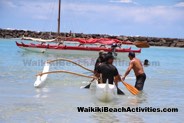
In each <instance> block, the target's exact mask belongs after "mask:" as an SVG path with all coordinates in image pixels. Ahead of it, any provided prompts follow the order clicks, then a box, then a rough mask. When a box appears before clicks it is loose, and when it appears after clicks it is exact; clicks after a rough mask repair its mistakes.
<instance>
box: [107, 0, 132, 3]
mask: <svg viewBox="0 0 184 123" xmlns="http://www.w3.org/2000/svg"><path fill="white" fill-rule="evenodd" d="M109 2H112V3H135V2H133V1H132V0H110V1H109Z"/></svg>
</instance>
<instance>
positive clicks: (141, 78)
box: [135, 74, 146, 91]
mask: <svg viewBox="0 0 184 123" xmlns="http://www.w3.org/2000/svg"><path fill="white" fill-rule="evenodd" d="M145 80H146V74H141V75H139V76H137V77H136V83H135V88H137V89H138V90H140V91H141V90H143V87H144V82H145Z"/></svg>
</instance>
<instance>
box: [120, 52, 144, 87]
mask: <svg viewBox="0 0 184 123" xmlns="http://www.w3.org/2000/svg"><path fill="white" fill-rule="evenodd" d="M128 57H129V59H130V64H129V67H128V69H127V71H126V72H125V74H124V75H123V77H122V81H124V80H125V78H126V76H127V75H128V74H129V73H130V71H131V70H132V69H133V70H134V73H135V76H136V83H135V88H137V89H138V90H143V87H144V81H145V80H146V74H145V73H144V70H143V66H142V63H141V61H140V60H139V59H137V58H136V57H135V53H134V52H130V53H129V54H128Z"/></svg>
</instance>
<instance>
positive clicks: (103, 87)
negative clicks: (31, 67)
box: [34, 62, 117, 102]
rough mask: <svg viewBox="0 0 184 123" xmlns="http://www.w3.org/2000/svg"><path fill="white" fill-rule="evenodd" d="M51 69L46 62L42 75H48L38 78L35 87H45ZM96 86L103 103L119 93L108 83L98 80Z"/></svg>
mask: <svg viewBox="0 0 184 123" xmlns="http://www.w3.org/2000/svg"><path fill="white" fill-rule="evenodd" d="M49 67H50V64H49V63H48V62H46V63H45V66H44V69H43V71H42V73H46V74H43V75H38V76H37V78H36V81H35V83H34V87H36V88H40V87H43V86H44V85H45V82H46V79H47V76H48V74H49ZM59 72H61V71H59ZM59 72H58V73H59ZM62 72H65V73H70V74H71V73H72V72H68V71H62ZM47 73H48V74H47ZM50 73H51V72H50ZM74 74H75V73H74ZM75 75H77V74H75ZM78 75H79V74H78ZM81 75H82V74H81ZM82 76H84V75H82ZM84 77H85V76H84ZM86 77H89V76H86ZM95 85H96V92H95V96H96V97H97V99H99V100H101V101H105V102H109V101H112V100H113V99H114V98H115V96H116V93H117V89H116V86H115V85H112V84H108V82H106V83H105V84H104V83H100V84H99V83H98V81H97V80H95Z"/></svg>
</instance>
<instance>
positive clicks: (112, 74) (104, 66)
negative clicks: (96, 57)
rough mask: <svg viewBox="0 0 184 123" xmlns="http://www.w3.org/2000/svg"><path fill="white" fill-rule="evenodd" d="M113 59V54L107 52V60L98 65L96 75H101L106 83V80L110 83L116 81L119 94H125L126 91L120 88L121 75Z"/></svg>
mask: <svg viewBox="0 0 184 123" xmlns="http://www.w3.org/2000/svg"><path fill="white" fill-rule="evenodd" d="M113 61H114V57H113V56H112V55H111V54H107V55H106V57H105V62H103V63H101V64H100V65H98V66H97V69H96V70H97V71H96V74H95V76H97V77H100V79H101V80H102V81H101V82H102V83H106V81H108V82H109V84H113V82H115V85H116V87H117V92H118V94H121V95H124V92H122V91H121V90H120V89H119V88H118V81H120V80H121V77H120V75H119V72H118V70H117V68H116V67H115V66H114V65H113ZM100 75H102V76H100Z"/></svg>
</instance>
